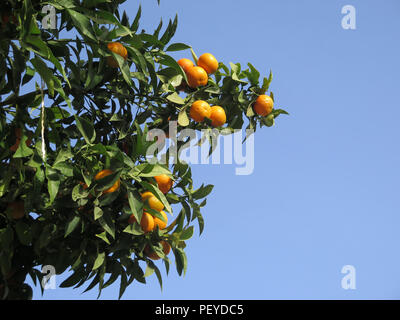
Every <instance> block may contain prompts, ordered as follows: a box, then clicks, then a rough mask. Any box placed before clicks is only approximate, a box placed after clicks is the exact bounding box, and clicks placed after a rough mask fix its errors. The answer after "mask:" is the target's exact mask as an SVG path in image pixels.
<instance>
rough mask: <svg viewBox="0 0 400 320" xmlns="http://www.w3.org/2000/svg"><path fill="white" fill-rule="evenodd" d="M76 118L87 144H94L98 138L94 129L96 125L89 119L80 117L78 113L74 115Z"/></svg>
mask: <svg viewBox="0 0 400 320" xmlns="http://www.w3.org/2000/svg"><path fill="white" fill-rule="evenodd" d="M74 117H75V120H76V126H77V128H78V130H79V132H80V133H81V134H82V136H83V138H84V139H85V141H86V143H87V144H92V143H93V142H94V141H95V140H96V131H95V130H94V126H93V124H92V123H91V122H89V120H87V119H85V118H82V117H79V116H77V115H76V114H75V115H74Z"/></svg>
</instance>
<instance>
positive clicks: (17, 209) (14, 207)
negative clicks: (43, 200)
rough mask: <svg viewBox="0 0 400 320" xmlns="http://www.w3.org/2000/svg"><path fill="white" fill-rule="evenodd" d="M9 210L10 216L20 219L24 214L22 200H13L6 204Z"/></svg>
mask: <svg viewBox="0 0 400 320" xmlns="http://www.w3.org/2000/svg"><path fill="white" fill-rule="evenodd" d="M8 209H9V210H10V211H11V217H12V218H13V219H14V220H18V219H22V218H23V217H24V216H25V204H24V202H23V201H14V202H10V203H9V204H8Z"/></svg>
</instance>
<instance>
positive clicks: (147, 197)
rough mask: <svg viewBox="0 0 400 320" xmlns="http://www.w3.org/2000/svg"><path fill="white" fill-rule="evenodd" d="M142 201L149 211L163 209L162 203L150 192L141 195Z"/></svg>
mask: <svg viewBox="0 0 400 320" xmlns="http://www.w3.org/2000/svg"><path fill="white" fill-rule="evenodd" d="M142 201H145V202H147V204H148V205H149V207H150V208H151V209H154V210H157V211H161V210H162V209H164V205H163V203H162V202H161V201H160V200H158V198H157V197H156V196H155V195H154V194H153V193H151V192H150V191H146V192H144V193H142Z"/></svg>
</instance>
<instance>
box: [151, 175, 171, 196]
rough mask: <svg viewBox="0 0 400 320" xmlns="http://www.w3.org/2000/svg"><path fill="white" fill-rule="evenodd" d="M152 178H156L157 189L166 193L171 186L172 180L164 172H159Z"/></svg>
mask: <svg viewBox="0 0 400 320" xmlns="http://www.w3.org/2000/svg"><path fill="white" fill-rule="evenodd" d="M154 179H156V181H157V184H158V189H160V190H161V192H162V193H164V194H165V193H167V192H168V191H169V190H171V188H172V184H173V183H174V181H173V180H172V179H171V178H170V177H168V176H167V175H166V174H160V175H159V176H155V177H154Z"/></svg>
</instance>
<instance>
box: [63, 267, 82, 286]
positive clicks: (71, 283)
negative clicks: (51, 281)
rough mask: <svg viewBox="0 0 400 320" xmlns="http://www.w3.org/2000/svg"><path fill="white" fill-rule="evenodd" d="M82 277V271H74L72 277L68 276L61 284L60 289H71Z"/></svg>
mask: <svg viewBox="0 0 400 320" xmlns="http://www.w3.org/2000/svg"><path fill="white" fill-rule="evenodd" d="M82 277H83V272H82V270H76V271H74V273H73V274H72V275H70V276H69V277H68V278H67V279H65V280H64V281H63V282H62V283H61V284H60V288H68V287H73V286H74V285H76V284H77V283H78V282H79V281H81V280H82Z"/></svg>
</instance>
